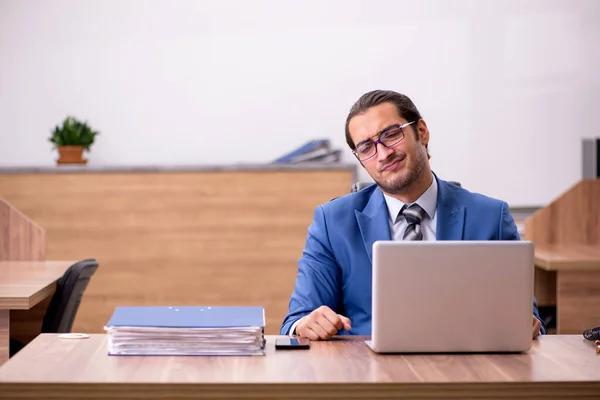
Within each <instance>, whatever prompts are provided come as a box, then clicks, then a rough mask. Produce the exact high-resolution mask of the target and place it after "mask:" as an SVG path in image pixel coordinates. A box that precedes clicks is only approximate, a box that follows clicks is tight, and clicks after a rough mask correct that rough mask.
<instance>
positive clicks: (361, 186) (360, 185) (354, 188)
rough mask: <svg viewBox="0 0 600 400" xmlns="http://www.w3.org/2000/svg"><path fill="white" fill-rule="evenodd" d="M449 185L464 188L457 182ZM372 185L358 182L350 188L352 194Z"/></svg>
mask: <svg viewBox="0 0 600 400" xmlns="http://www.w3.org/2000/svg"><path fill="white" fill-rule="evenodd" d="M448 183H452V184H453V185H456V186H458V187H462V186H461V184H460V183H459V182H456V181H448ZM372 184H373V182H356V183H353V184H352V187H351V188H350V193H354V192H358V191H359V190H362V189H364V188H366V187H367V186H370V185H372Z"/></svg>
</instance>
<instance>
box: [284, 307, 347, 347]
mask: <svg viewBox="0 0 600 400" xmlns="http://www.w3.org/2000/svg"><path fill="white" fill-rule="evenodd" d="M342 328H344V329H346V330H347V331H349V330H350V329H351V325H350V319H349V318H348V317H344V316H343V315H340V314H336V313H335V312H334V311H333V310H332V309H331V308H329V307H327V306H321V307H319V308H317V309H316V310H314V311H313V312H311V313H310V314H309V315H307V316H305V317H302V318H301V319H300V322H298V325H296V335H298V336H302V337H305V338H308V339H310V340H327V339H330V338H331V337H332V336H333V335H335V334H336V333H337V332H338V330H340V329H342Z"/></svg>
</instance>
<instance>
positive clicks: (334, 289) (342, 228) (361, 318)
mask: <svg viewBox="0 0 600 400" xmlns="http://www.w3.org/2000/svg"><path fill="white" fill-rule="evenodd" d="M434 179H437V183H438V203H437V211H436V212H437V228H436V239H437V240H519V239H520V238H519V233H518V231H517V226H516V225H515V223H514V220H513V218H512V216H511V215H510V213H509V210H508V205H507V204H506V203H505V202H503V201H500V200H496V199H492V198H489V197H486V196H483V195H480V194H475V193H471V192H469V191H467V190H465V189H463V188H460V187H458V186H456V185H454V184H452V183H448V182H446V181H443V180H441V179H438V178H437V176H434ZM377 240H391V236H390V228H389V222H388V210H387V205H386V202H385V198H384V197H383V193H382V192H381V190H380V189H379V188H378V187H377V185H375V184H373V185H371V186H369V187H367V188H365V189H363V190H361V191H359V192H357V193H351V194H348V195H346V196H343V197H339V198H337V199H334V200H332V201H330V202H328V203H325V204H323V205H320V206H318V207H317V208H316V210H315V214H314V220H313V222H312V224H311V225H310V227H309V228H308V235H307V238H306V245H305V248H304V251H303V253H302V257H301V258H300V260H299V261H298V276H297V278H296V285H295V288H294V292H293V293H292V296H291V299H290V303H289V312H288V314H287V316H286V317H285V319H284V321H283V324H282V326H281V334H282V335H287V334H289V331H290V328H291V327H292V325H293V324H294V322H296V321H297V320H298V319H300V318H302V317H303V316H305V315H308V314H310V312H311V311H313V310H315V309H316V308H318V307H320V306H322V305H326V306H328V307H329V308H331V309H332V310H334V311H336V312H337V313H339V314H342V315H345V316H347V317H348V318H350V320H351V322H352V331H351V334H354V335H370V334H371V290H372V289H371V262H372V258H371V256H372V254H371V253H372V247H373V243H374V242H375V241H377ZM533 315H535V316H536V317H537V318H538V319H539V314H538V309H537V304H536V301H535V298H534V299H533ZM542 333H545V327H544V325H543V323H542ZM338 334H340V335H344V334H350V332H348V331H346V330H344V329H342V330H340V331H339V332H338Z"/></svg>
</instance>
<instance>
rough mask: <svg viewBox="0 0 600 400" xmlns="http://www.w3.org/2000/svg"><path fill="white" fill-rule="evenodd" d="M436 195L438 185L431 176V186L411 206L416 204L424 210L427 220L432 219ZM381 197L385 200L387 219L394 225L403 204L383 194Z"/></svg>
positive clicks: (435, 207)
mask: <svg viewBox="0 0 600 400" xmlns="http://www.w3.org/2000/svg"><path fill="white" fill-rule="evenodd" d="M437 194H438V184H437V180H436V179H435V176H433V179H432V181H431V185H429V187H428V188H427V190H426V191H425V192H424V193H423V194H422V195H421V197H419V198H418V199H417V200H416V201H415V202H414V203H411V204H415V203H416V204H418V205H419V206H421V208H422V209H423V210H425V213H426V214H427V216H428V217H429V219H433V217H434V216H435V210H436V209H437ZM383 197H384V198H385V202H386V204H387V208H388V217H389V219H390V221H391V222H392V223H395V222H396V218H398V214H399V213H400V210H402V207H403V206H404V204H405V203H403V202H401V201H400V200H398V199H396V198H394V197H391V196H388V195H387V194H385V193H384V194H383ZM409 205H410V204H409Z"/></svg>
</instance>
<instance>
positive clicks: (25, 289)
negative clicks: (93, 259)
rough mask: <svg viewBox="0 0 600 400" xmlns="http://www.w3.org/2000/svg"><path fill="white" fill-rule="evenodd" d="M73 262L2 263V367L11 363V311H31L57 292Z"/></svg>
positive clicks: (0, 307) (0, 298)
mask: <svg viewBox="0 0 600 400" xmlns="http://www.w3.org/2000/svg"><path fill="white" fill-rule="evenodd" d="M73 263H74V262H72V261H0V364H2V363H3V362H4V361H6V360H8V355H9V338H10V334H9V333H10V310H29V309H31V308H32V307H33V306H35V305H36V304H38V303H40V302H41V301H43V300H44V299H46V298H47V297H50V296H51V295H52V294H53V293H54V291H55V290H56V281H57V280H58V279H60V278H61V277H62V276H63V274H64V273H65V271H66V270H67V269H68V268H69V267H70V266H71V265H72V264H73Z"/></svg>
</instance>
